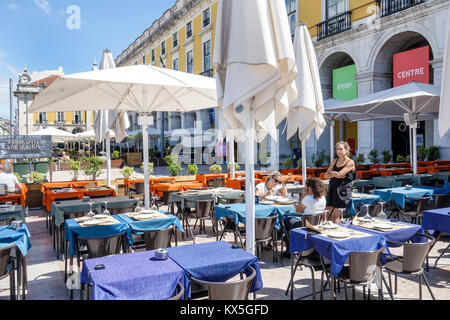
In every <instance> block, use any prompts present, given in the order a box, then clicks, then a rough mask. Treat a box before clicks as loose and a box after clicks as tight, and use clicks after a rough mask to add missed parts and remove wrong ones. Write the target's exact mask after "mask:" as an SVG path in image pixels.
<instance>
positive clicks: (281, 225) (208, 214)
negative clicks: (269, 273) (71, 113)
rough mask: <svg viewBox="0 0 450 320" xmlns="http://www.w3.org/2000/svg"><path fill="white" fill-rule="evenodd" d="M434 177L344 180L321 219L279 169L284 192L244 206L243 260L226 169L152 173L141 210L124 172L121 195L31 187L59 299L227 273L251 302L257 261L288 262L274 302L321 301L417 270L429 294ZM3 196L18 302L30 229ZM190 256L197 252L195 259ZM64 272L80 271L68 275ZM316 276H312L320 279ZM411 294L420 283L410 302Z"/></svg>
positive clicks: (196, 281) (436, 205) (211, 279)
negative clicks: (59, 277) (340, 204)
mask: <svg viewBox="0 0 450 320" xmlns="http://www.w3.org/2000/svg"><path fill="white" fill-rule="evenodd" d="M283 173H286V172H283ZM315 173H316V174H319V175H320V171H319V172H315ZM239 175H240V176H241V177H242V176H243V175H245V174H243V173H240V172H238V174H237V176H239ZM435 175H438V173H434V174H427V175H423V174H419V175H408V174H406V175H397V176H393V177H386V176H379V177H373V178H372V179H370V180H363V179H360V180H355V181H354V184H353V193H352V198H351V201H350V204H349V205H348V207H347V209H346V210H342V215H341V219H340V221H339V222H338V223H331V222H329V221H330V216H329V213H327V212H323V211H320V212H317V213H315V214H313V215H306V214H301V213H296V209H295V206H296V203H297V202H298V196H297V194H298V195H300V194H301V192H302V190H303V185H302V184H301V175H298V176H297V175H296V174H292V172H287V174H285V175H283V179H285V180H286V186H287V188H288V192H289V194H288V197H287V198H284V199H281V198H276V199H273V201H261V202H260V203H257V204H256V205H255V236H256V238H255V245H256V254H255V255H254V256H253V255H251V254H249V253H248V252H246V251H245V242H246V203H245V190H243V189H242V188H241V187H240V186H239V187H237V188H230V186H229V181H230V180H231V181H233V179H229V174H205V175H200V174H199V175H197V176H196V177H195V179H196V180H190V181H176V179H175V178H174V177H169V176H152V177H150V179H149V188H150V191H151V199H150V202H151V209H150V210H144V207H143V198H144V190H143V188H144V182H143V179H133V178H130V179H125V181H124V183H125V185H126V194H125V195H121V196H118V194H117V193H116V190H115V189H114V188H107V187H101V186H99V183H98V181H76V182H75V181H66V182H48V183H43V184H42V193H43V203H42V207H43V214H44V215H45V217H46V220H47V222H46V228H47V233H48V237H51V238H52V243H53V254H54V255H55V256H56V258H57V259H59V261H61V262H64V282H65V285H66V287H67V291H68V295H69V297H70V298H71V299H78V298H81V299H157V300H160V299H204V297H205V296H206V297H208V291H207V290H206V289H207V288H208V286H213V287H214V286H216V287H218V288H220V286H221V285H223V284H225V283H227V281H228V282H229V281H230V280H229V279H236V277H235V276H238V275H239V274H242V276H241V277H242V279H241V281H235V282H236V286H240V287H241V288H240V289H239V297H241V298H242V299H246V298H247V297H248V295H249V294H250V293H252V294H253V297H254V298H256V299H258V291H259V290H261V289H262V288H264V281H265V279H264V277H263V276H262V273H261V263H262V266H264V265H265V264H266V263H273V264H275V265H278V266H279V267H285V268H289V265H290V268H289V270H288V269H282V270H283V272H287V273H286V275H287V276H288V277H289V279H290V280H288V281H287V282H286V283H285V285H286V292H285V298H286V299H294V297H295V299H303V298H309V299H311V298H313V299H316V298H321V299H324V293H326V292H328V294H329V297H330V298H331V299H336V298H337V299H349V298H350V295H349V294H348V293H347V289H348V288H347V286H348V287H352V288H353V291H352V295H351V297H352V298H354V297H355V289H356V292H357V296H358V297H362V298H364V299H365V298H368V297H369V296H370V295H371V298H372V299H374V298H376V299H395V298H394V296H395V292H396V290H397V289H396V286H397V285H401V284H397V280H395V282H394V281H392V279H391V278H393V277H395V278H397V277H402V276H404V275H406V276H411V275H417V277H418V279H419V280H418V281H419V282H420V283H422V282H423V283H424V284H425V285H426V286H427V290H429V291H428V292H429V294H430V297H431V298H433V299H434V295H433V288H432V287H431V286H430V285H429V283H428V282H427V273H428V272H432V271H430V270H435V268H439V260H440V259H441V258H442V257H443V256H445V254H446V252H445V251H442V253H441V254H440V256H439V257H438V259H436V261H434V266H431V267H430V264H429V261H428V260H429V259H428V255H427V253H428V252H429V251H430V250H431V248H432V247H433V246H434V245H435V244H436V242H437V241H441V237H442V236H444V238H443V239H444V241H445V233H446V232H448V231H449V230H448V225H449V223H448V217H449V216H448V215H447V211H448V208H449V207H450V204H449V200H450V183H448V179H444V178H443V177H445V178H446V177H448V175H447V172H441V173H439V176H438V177H437V178H436V176H435ZM266 176H267V172H255V182H256V183H258V182H259V181H263V179H265V178H266ZM257 177H258V178H257ZM283 181H284V180H283ZM324 182H327V181H326V180H325V181H324ZM6 200H9V198H5V199H4V200H3V202H2V203H3V204H2V205H1V206H2V207H1V208H0V210H1V213H0V222H1V224H2V226H1V227H0V243H1V244H2V255H3V254H5V255H6V256H8V257H9V259H7V260H8V261H10V262H11V263H13V264H12V265H13V266H14V267H13V268H12V269H11V270H9V271H8V272H6V273H5V274H4V275H3V276H8V275H9V276H10V279H11V281H10V283H11V298H14V299H26V297H27V287H28V279H27V259H26V258H27V252H28V251H29V250H31V249H32V246H31V241H30V240H31V238H30V237H31V234H30V232H29V230H28V228H27V224H26V218H25V216H26V213H25V209H24V206H22V205H21V204H20V200H19V201H17V202H16V203H14V204H13V203H12V202H8V201H6ZM293 217H294V218H298V219H299V221H301V227H298V228H294V229H292V230H288V229H287V227H286V221H288V219H291V218H293ZM325 217H327V218H325ZM324 219H325V220H324ZM327 220H328V221H327ZM18 222H22V223H18ZM428 230H430V232H429V233H428ZM431 230H432V232H431ZM227 235H229V236H228V237H227ZM205 237H207V238H205ZM205 239H208V240H207V241H205ZM196 240H197V241H196ZM180 243H182V245H179V244H180ZM399 246H400V247H405V251H404V254H405V255H406V254H407V251H406V247H407V248H408V250H417V252H418V253H417V254H416V255H414V254H413V255H414V257H413V258H412V259H416V260H417V261H416V260H414V261H413V264H414V266H415V268H416V270H414V271H413V272H411V271H408V272H407V271H405V270H404V269H402V266H401V265H399V261H401V260H398V256H397V252H398V251H399V249H398V248H399ZM3 247H5V248H3ZM447 249H448V248H447ZM13 252H15V253H16V254H13ZM393 252H395V253H396V254H393ZM408 252H409V251H408ZM408 254H410V253H408ZM160 255H163V256H166V259H164V257H163V258H158V257H159V256H160ZM191 255H192V256H195V257H197V258H196V261H195V263H193V261H192V259H191V258H190V257H191ZM214 255H217V256H216V257H215V258H212V257H213V256H214ZM400 255H401V253H400ZM167 256H168V258H167ZM201 257H203V260H202V259H201ZM289 259H290V261H289ZM404 259H406V256H405V257H404ZM404 263H405V262H404ZM99 266H103V267H99ZM136 266H139V267H138V268H137V267H136ZM250 266H251V267H250ZM358 266H365V267H368V266H372V267H371V269H370V270H373V272H370V273H367V272H366V273H365V272H362V270H361V267H358ZM300 267H302V268H304V267H306V268H308V269H311V277H312V278H310V279H309V280H308V279H302V280H303V281H306V280H308V283H309V285H308V286H309V287H310V292H311V293H310V294H306V295H305V297H298V293H297V292H296V291H297V290H298V289H297V288H296V287H297V284H296V282H298V279H297V280H296V277H297V276H296V274H298V273H299V268H300ZM98 268H102V269H98ZM103 268H104V270H103ZM76 270H79V272H80V277H74V274H75V272H76ZM100 270H103V271H101V272H100ZM224 270H227V271H226V272H225V271H224ZM316 272H320V274H321V278H322V279H321V281H320V286H317V283H316V280H315V279H314V274H315V273H316ZM102 273H103V274H102ZM376 274H377V275H378V276H377V277H375V275H376ZM244 275H246V276H245V277H244ZM238 278H239V276H238ZM124 283H127V285H124ZM233 283H234V282H233ZM393 284H394V285H393ZM109 286H110V287H109ZM418 286H419V285H418ZM358 287H360V288H359V289H358ZM105 288H110V289H105ZM111 288H113V289H111ZM343 288H344V290H342V289H343ZM370 288H372V292H370ZM373 288H376V290H375V291H374V290H373ZM366 289H368V291H367V294H366ZM358 290H359V291H358ZM361 292H362V293H363V295H362V296H361ZM227 294H228V295H227ZM230 294H232V293H231V292H228V291H227V290H224V291H223V293H222V294H216V296H211V293H210V296H209V298H211V299H232V298H233V295H230ZM422 296H423V293H422V289H421V286H420V292H417V295H416V297H417V298H418V299H419V298H420V299H421V298H422ZM327 297H328V295H327Z"/></svg>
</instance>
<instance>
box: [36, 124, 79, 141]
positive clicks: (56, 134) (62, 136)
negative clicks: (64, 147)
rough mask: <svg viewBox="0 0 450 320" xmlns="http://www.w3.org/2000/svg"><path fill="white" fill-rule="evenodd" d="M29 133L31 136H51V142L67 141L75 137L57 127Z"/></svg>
mask: <svg viewBox="0 0 450 320" xmlns="http://www.w3.org/2000/svg"><path fill="white" fill-rule="evenodd" d="M29 135H31V136H52V141H53V142H60V141H68V140H71V139H73V138H75V137H76V135H74V134H72V133H70V132H67V131H64V130H60V129H57V128H52V127H49V128H45V129H40V130H37V131H35V132H33V133H31V134H29Z"/></svg>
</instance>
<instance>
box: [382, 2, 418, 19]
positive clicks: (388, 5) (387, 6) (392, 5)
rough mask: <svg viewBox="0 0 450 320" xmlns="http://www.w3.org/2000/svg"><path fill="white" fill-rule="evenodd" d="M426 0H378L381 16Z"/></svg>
mask: <svg viewBox="0 0 450 320" xmlns="http://www.w3.org/2000/svg"><path fill="white" fill-rule="evenodd" d="M425 1H426V0H378V2H379V3H380V9H381V16H382V17H385V16H388V15H391V14H394V13H397V12H399V11H402V10H405V9H408V8H411V7H414V6H416V5H418V4H421V3H424V2H425Z"/></svg>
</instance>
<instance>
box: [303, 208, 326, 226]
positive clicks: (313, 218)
mask: <svg viewBox="0 0 450 320" xmlns="http://www.w3.org/2000/svg"><path fill="white" fill-rule="evenodd" d="M324 214H325V212H324V211H317V212H314V214H311V215H309V214H303V215H302V227H306V221H308V223H309V224H311V225H313V226H316V225H318V224H319V223H320V220H321V219H322V216H323V215H324Z"/></svg>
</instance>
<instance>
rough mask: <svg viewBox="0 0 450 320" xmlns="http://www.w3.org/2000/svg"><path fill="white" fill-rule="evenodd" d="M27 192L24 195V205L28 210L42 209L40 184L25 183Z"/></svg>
mask: <svg viewBox="0 0 450 320" xmlns="http://www.w3.org/2000/svg"><path fill="white" fill-rule="evenodd" d="M26 186H27V188H28V192H27V193H26V199H25V203H26V205H27V206H28V207H29V208H42V197H43V194H42V192H41V187H42V184H40V183H39V184H36V183H27V184H26Z"/></svg>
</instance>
